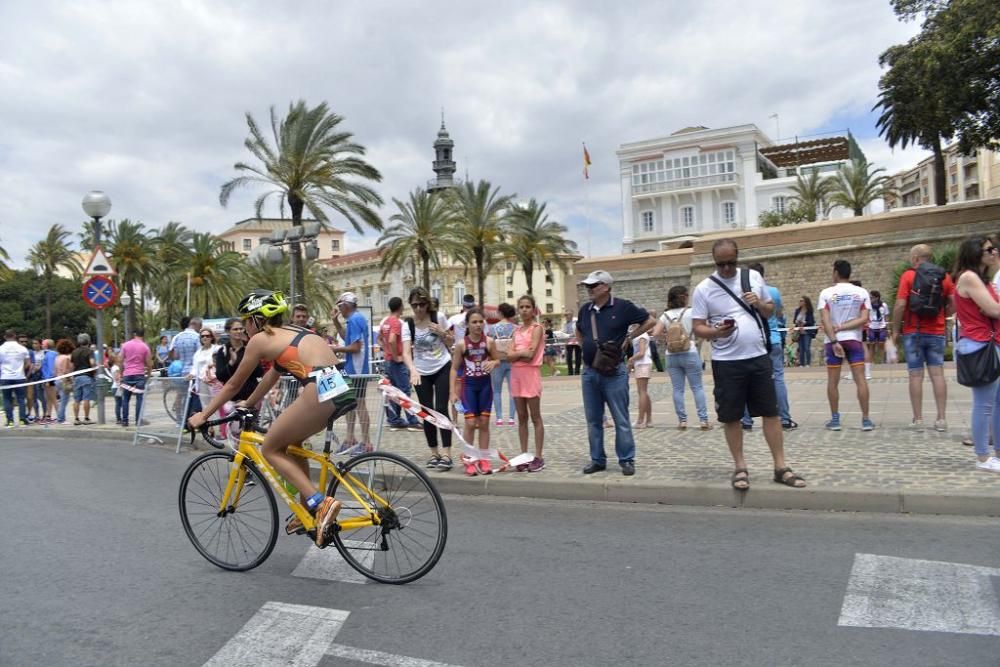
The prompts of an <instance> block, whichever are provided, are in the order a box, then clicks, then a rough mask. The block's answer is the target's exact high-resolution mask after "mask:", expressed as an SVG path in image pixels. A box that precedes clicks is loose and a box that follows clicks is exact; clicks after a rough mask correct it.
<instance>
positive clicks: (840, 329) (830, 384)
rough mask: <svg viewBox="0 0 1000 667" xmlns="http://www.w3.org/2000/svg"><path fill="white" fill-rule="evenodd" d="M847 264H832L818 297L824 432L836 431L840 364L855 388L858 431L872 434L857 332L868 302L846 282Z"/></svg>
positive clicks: (862, 353)
mask: <svg viewBox="0 0 1000 667" xmlns="http://www.w3.org/2000/svg"><path fill="white" fill-rule="evenodd" d="M850 279H851V263H850V262H848V261H847V260H843V259H838V260H837V261H836V262H834V263H833V285H832V286H830V287H827V288H826V289H825V290H823V291H822V292H820V293H819V301H817V302H816V307H817V308H818V309H819V317H820V327H822V329H823V332H824V333H825V334H826V346H825V348H824V349H825V350H826V397H827V400H829V401H830V421H828V422H827V423H826V429H827V430H828V431H839V430H840V389H839V387H838V385H839V384H840V369H841V368H842V366H843V365H844V361H845V360H846V361H847V363H848V364H849V365H850V367H851V375H852V376H853V377H854V382H855V383H856V384H857V388H858V404H859V405H860V406H861V430H862V431H874V430H875V423H874V422H872V420H871V419H869V418H868V380H866V379H865V346H864V343H862V342H861V330H862V328H864V327H865V325H867V324H868V312H869V311H870V310H871V300H870V298H869V296H868V290H866V289H865V288H864V287H858V286H857V285H854V284H852V283H851V282H850Z"/></svg>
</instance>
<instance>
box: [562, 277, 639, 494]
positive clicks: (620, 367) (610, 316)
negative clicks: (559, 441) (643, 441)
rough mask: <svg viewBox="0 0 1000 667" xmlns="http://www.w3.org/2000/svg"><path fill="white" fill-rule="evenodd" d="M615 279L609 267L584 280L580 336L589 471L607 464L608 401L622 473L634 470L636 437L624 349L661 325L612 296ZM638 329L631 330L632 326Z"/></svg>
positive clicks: (631, 473)
mask: <svg viewBox="0 0 1000 667" xmlns="http://www.w3.org/2000/svg"><path fill="white" fill-rule="evenodd" d="M613 282H614V280H613V279H612V278H611V274H610V273H608V272H607V271H593V272H592V273H591V274H590V275H588V276H587V277H586V278H584V279H583V280H581V281H580V283H579V284H580V285H584V286H585V287H586V288H587V296H589V297H590V302H589V303H586V304H584V305H583V306H582V307H581V308H580V312H579V313H578V314H577V320H576V329H577V338H579V340H580V343H581V344H582V346H583V367H584V368H583V379H582V383H581V386H582V389H583V409H584V412H585V414H586V415H587V437H588V439H589V440H590V464H589V465H587V467H585V468H584V469H583V474H584V475H590V474H592V473H595V472H600V471H602V470H604V469H605V468H607V455H606V454H605V452H604V406H605V405H607V406H608V410H609V411H610V412H611V417H612V418H613V419H614V421H615V453H616V454H617V455H618V464H619V465H620V466H621V468H622V474H623V475H626V476H631V475H634V474H635V439H634V438H633V437H632V425H631V424H630V423H629V414H628V369H627V367H626V366H625V352H624V351H625V348H627V347H628V345H629V343H631V342H632V339H633V338H635V337H637V336H641V335H642V334H644V333H646V332H647V331H649V330H650V329H652V328H653V326H654V325H655V324H656V319H655V318H653V317H650V315H649V313H647V312H646V311H645V310H643V309H642V308H639V307H638V306H636V305H635V304H634V303H632V302H631V301H628V300H626V299H620V298H617V299H616V298H615V297H613V296H611V284H612V283H613ZM633 324H634V325H636V329H635V330H634V331H633V332H632V333H631V334H629V331H628V329H629V327H630V326H632V325H633Z"/></svg>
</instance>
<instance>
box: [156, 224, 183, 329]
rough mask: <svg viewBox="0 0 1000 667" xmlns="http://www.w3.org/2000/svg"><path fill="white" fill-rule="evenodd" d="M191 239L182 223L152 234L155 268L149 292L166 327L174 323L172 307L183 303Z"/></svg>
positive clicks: (168, 225)
mask: <svg viewBox="0 0 1000 667" xmlns="http://www.w3.org/2000/svg"><path fill="white" fill-rule="evenodd" d="M191 237H192V233H191V230H189V229H187V228H186V227H185V226H184V225H182V224H181V223H179V222H168V223H167V224H166V225H164V226H163V227H161V228H160V229H157V230H156V231H155V232H154V236H153V239H152V243H153V257H154V258H155V261H156V267H157V269H156V280H155V282H154V283H153V284H152V285H151V287H152V290H151V291H152V293H153V295H154V296H155V297H156V300H157V301H158V302H159V303H160V307H161V308H162V309H163V310H164V315H165V319H166V324H167V326H168V327H169V326H172V325H173V324H174V308H175V307H176V306H177V305H178V304H181V303H183V301H184V291H185V287H186V285H187V280H186V278H187V271H188V269H189V267H190V265H191V261H190V258H191Z"/></svg>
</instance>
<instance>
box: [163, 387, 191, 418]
mask: <svg viewBox="0 0 1000 667" xmlns="http://www.w3.org/2000/svg"><path fill="white" fill-rule="evenodd" d="M184 387H185V389H186V388H187V385H186V384H185V385H184ZM179 392H181V389H180V388H178V387H175V386H173V384H170V385H169V386H168V387H167V388H166V389H164V390H163V409H164V410H165V411H166V413H167V416H168V417H170V421H172V422H175V423H176V422H177V412H178V411H177V409H176V408H175V405H176V402H177V394H178V393H179ZM180 405H181V408H180V409H181V410H183V409H184V399H183V397H181V403H180Z"/></svg>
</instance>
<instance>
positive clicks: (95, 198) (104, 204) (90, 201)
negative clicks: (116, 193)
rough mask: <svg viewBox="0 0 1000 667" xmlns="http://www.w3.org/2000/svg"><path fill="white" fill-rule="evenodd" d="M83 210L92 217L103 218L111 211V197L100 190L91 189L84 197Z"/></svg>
mask: <svg viewBox="0 0 1000 667" xmlns="http://www.w3.org/2000/svg"><path fill="white" fill-rule="evenodd" d="M83 212H84V213H86V214H87V215H88V216H90V217H91V218H103V217H104V216H106V215H107V214H108V213H110V212H111V198H110V197H108V196H107V195H106V194H104V193H103V192H101V191H100V190H91V191H90V192H88V193H87V195H86V196H85V197H84V198H83Z"/></svg>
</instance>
